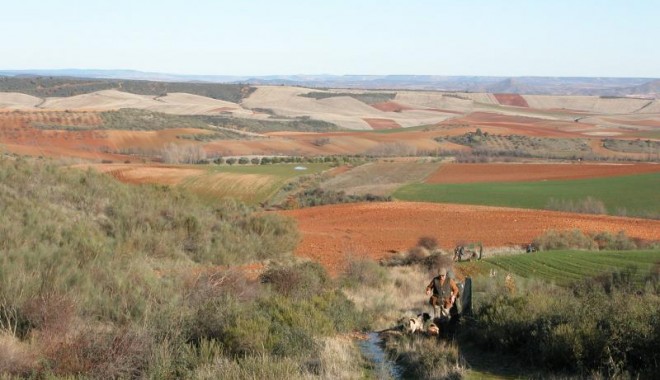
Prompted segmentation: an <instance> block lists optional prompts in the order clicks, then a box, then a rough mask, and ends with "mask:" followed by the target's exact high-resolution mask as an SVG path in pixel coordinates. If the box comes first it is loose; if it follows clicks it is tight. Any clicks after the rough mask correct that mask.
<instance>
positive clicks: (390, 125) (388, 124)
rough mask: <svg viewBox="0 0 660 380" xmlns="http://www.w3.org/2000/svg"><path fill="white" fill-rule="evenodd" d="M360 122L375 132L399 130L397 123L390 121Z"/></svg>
mask: <svg viewBox="0 0 660 380" xmlns="http://www.w3.org/2000/svg"><path fill="white" fill-rule="evenodd" d="M362 120H364V121H366V122H367V123H368V124H369V125H370V126H371V128H373V129H375V130H379V129H399V128H401V125H399V123H397V122H396V121H394V120H391V119H378V118H364V119H362Z"/></svg>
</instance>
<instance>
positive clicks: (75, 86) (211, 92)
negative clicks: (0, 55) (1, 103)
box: [0, 77, 255, 103]
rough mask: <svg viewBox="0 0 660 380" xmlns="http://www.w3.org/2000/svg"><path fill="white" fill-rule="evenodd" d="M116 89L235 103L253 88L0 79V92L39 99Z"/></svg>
mask: <svg viewBox="0 0 660 380" xmlns="http://www.w3.org/2000/svg"><path fill="white" fill-rule="evenodd" d="M101 90H119V91H124V92H130V93H132V94H138V95H154V96H163V95H166V94H167V93H169V92H186V93H189V94H195V95H200V96H206V97H209V98H213V99H220V100H226V101H229V102H234V103H238V102H240V101H241V99H243V98H245V97H247V96H249V95H250V94H251V93H252V92H253V91H254V90H255V89H254V88H253V87H249V86H246V85H241V84H224V83H186V82H155V81H144V80H120V79H79V78H69V77H0V92H19V93H23V94H28V95H33V96H37V97H41V98H45V97H66V96H74V95H81V94H89V93H92V92H96V91H101Z"/></svg>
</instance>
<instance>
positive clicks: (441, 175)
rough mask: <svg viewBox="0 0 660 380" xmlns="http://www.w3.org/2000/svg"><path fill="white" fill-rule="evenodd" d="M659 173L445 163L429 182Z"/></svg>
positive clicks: (608, 167) (611, 167) (613, 167)
mask: <svg viewBox="0 0 660 380" xmlns="http://www.w3.org/2000/svg"><path fill="white" fill-rule="evenodd" d="M656 172H660V165H657V164H578V163H572V164H514V163H511V164H508V163H507V164H499V163H498V164H445V165H442V166H441V167H440V168H438V170H437V171H436V172H435V173H433V174H432V175H430V176H429V177H428V178H427V180H426V183H476V182H523V181H546V180H570V179H579V178H594V177H609V176H620V175H631V174H641V173H656Z"/></svg>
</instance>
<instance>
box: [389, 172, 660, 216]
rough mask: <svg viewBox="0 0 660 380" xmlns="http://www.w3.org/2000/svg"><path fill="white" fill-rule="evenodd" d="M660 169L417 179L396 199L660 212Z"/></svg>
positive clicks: (618, 211)
mask: <svg viewBox="0 0 660 380" xmlns="http://www.w3.org/2000/svg"><path fill="white" fill-rule="evenodd" d="M658 188H660V173H658V172H656V173H649V174H637V175H629V176H612V177H606V178H587V179H575V180H570V181H559V180H554V181H540V182H538V181H537V182H481V183H455V184H425V183H416V184H411V185H407V186H404V187H402V188H400V189H398V190H397V191H396V192H395V193H394V196H395V197H396V198H397V199H401V200H406V201H419V202H442V203H461V204H475V205H491V206H506V207H519V208H529V209H543V208H545V207H546V206H547V205H548V203H549V202H550V201H551V200H552V199H554V200H557V201H573V202H576V201H580V200H583V199H585V198H587V197H591V198H594V199H596V200H599V201H602V202H603V203H604V205H605V207H606V208H607V211H608V213H610V214H614V213H618V214H627V215H650V216H653V215H658V214H660V194H659V193H658V191H657V189H658Z"/></svg>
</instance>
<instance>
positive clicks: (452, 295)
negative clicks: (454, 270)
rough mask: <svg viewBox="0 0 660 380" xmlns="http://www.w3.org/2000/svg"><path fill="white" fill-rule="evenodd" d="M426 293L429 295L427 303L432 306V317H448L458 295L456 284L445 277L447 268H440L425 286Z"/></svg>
mask: <svg viewBox="0 0 660 380" xmlns="http://www.w3.org/2000/svg"><path fill="white" fill-rule="evenodd" d="M426 295H427V296H431V298H430V299H429V304H431V306H433V318H440V319H449V317H450V314H449V310H450V309H451V307H452V306H454V302H456V297H458V286H456V282H455V281H454V280H452V279H451V278H447V269H446V268H440V270H438V275H437V276H436V277H433V280H431V282H430V283H429V285H428V286H427V287H426Z"/></svg>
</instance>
